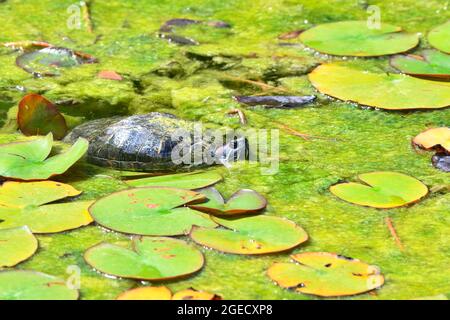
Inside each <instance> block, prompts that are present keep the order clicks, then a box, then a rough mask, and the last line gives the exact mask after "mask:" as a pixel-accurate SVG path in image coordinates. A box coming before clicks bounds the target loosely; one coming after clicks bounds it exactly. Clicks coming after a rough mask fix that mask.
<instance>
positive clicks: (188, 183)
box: [126, 172, 222, 190]
mask: <svg viewBox="0 0 450 320" xmlns="http://www.w3.org/2000/svg"><path fill="white" fill-rule="evenodd" d="M220 180H222V176H221V175H220V174H218V173H216V172H188V173H178V174H169V175H163V176H156V177H147V178H139V179H134V180H127V181H126V183H127V184H128V185H130V186H132V187H173V188H181V189H190V190H193V189H200V188H205V187H208V186H210V185H213V184H215V183H217V182H219V181H220Z"/></svg>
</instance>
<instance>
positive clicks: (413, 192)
mask: <svg viewBox="0 0 450 320" xmlns="http://www.w3.org/2000/svg"><path fill="white" fill-rule="evenodd" d="M358 179H359V180H361V181H362V182H363V183H364V184H361V183H355V182H345V183H339V184H336V185H334V186H331V187H330V191H331V193H333V194H334V195H335V196H337V197H339V198H340V199H342V200H345V201H347V202H351V203H354V204H359V205H362V206H368V207H373V208H382V209H389V208H396V207H401V206H405V205H407V204H410V203H414V202H417V201H419V200H420V199H421V198H423V197H424V196H426V195H427V194H428V188H427V186H425V185H424V184H423V183H422V182H420V181H419V180H417V179H415V178H412V177H410V176H407V175H405V174H402V173H398V172H389V171H385V172H382V171H380V172H371V173H365V174H360V175H359V176H358Z"/></svg>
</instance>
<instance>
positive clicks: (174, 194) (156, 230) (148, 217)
mask: <svg viewBox="0 0 450 320" xmlns="http://www.w3.org/2000/svg"><path fill="white" fill-rule="evenodd" d="M204 200H205V197H204V196H203V195H201V194H199V193H197V192H194V191H190V190H186V189H177V188H169V187H145V188H135V189H128V190H124V191H119V192H116V193H113V194H110V195H108V196H106V197H104V198H102V199H100V200H98V201H97V202H95V203H94V204H93V205H92V207H91V208H90V209H89V211H90V213H91V215H92V217H93V218H94V219H95V221H96V222H97V223H98V224H101V225H102V226H104V227H106V228H108V229H112V230H115V231H119V232H124V233H130V234H139V235H152V236H174V235H183V234H188V233H189V231H190V230H191V228H192V226H193V225H198V226H204V227H212V228H214V227H216V223H215V222H214V221H212V220H211V219H210V218H209V216H208V215H206V214H204V213H201V212H198V211H195V210H192V209H189V208H187V207H180V206H183V205H186V204H189V203H194V202H198V201H204Z"/></svg>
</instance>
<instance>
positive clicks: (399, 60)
mask: <svg viewBox="0 0 450 320" xmlns="http://www.w3.org/2000/svg"><path fill="white" fill-rule="evenodd" d="M391 65H392V66H393V67H394V68H396V69H398V70H400V71H401V72H403V73H406V74H409V75H412V76H415V77H421V78H431V79H436V80H440V79H442V80H450V55H448V54H445V53H442V52H439V51H436V50H425V51H423V52H422V53H421V55H415V54H408V55H397V56H395V57H392V58H391Z"/></svg>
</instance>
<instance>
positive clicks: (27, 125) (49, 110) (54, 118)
mask: <svg viewBox="0 0 450 320" xmlns="http://www.w3.org/2000/svg"><path fill="white" fill-rule="evenodd" d="M17 123H18V125H19V129H20V131H22V133H23V134H24V135H26V136H34V135H46V134H48V133H50V132H51V133H53V136H54V137H55V139H58V140H60V139H62V138H64V136H65V135H66V133H67V124H66V120H65V119H64V117H63V115H62V114H61V113H60V112H59V111H58V109H57V108H56V106H55V105H54V104H53V103H51V102H50V101H49V100H47V99H45V98H44V97H43V96H41V95H38V94H34V93H31V94H27V95H26V96H25V97H24V98H23V99H22V100H21V101H20V102H19V112H18V114H17Z"/></svg>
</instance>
